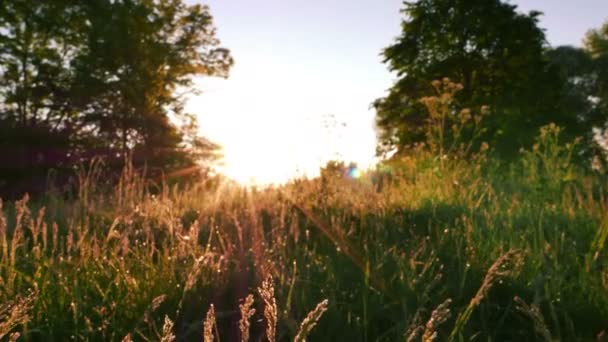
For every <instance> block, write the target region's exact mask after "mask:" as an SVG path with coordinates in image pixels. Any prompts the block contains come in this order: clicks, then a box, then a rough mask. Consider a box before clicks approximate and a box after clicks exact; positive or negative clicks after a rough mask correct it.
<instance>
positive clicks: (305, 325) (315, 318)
mask: <svg viewBox="0 0 608 342" xmlns="http://www.w3.org/2000/svg"><path fill="white" fill-rule="evenodd" d="M327 305H328V301H327V299H326V300H324V301H322V302H321V303H319V304H317V307H316V308H315V309H314V310H312V311H311V312H309V313H308V315H306V318H305V319H304V320H303V321H302V324H301V325H300V330H299V331H298V334H297V335H296V338H295V339H294V342H304V341H306V336H308V334H310V332H311V331H312V329H313V328H314V327H315V325H317V323H318V322H319V319H321V316H323V313H325V311H327Z"/></svg>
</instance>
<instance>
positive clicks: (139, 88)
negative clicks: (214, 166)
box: [77, 0, 232, 167]
mask: <svg viewBox="0 0 608 342" xmlns="http://www.w3.org/2000/svg"><path fill="white" fill-rule="evenodd" d="M86 12H87V17H88V18H90V22H91V29H90V31H89V36H88V50H87V53H86V54H84V55H83V56H81V57H80V58H79V60H78V63H77V70H78V76H79V84H81V85H83V87H82V88H81V97H80V98H81V99H83V100H84V101H83V106H82V111H83V112H84V113H85V115H86V120H87V121H88V122H91V123H94V124H95V127H96V130H95V134H97V135H100V136H103V137H105V138H106V140H107V141H109V142H110V147H112V148H114V149H115V150H117V151H118V152H119V153H120V154H122V155H126V154H127V153H128V152H135V153H136V155H135V158H136V159H138V160H141V161H146V162H148V163H151V164H156V165H157V166H161V165H165V166H174V167H177V166H180V165H179V164H182V163H184V162H186V161H187V160H188V159H189V158H185V159H184V157H187V155H185V154H184V153H183V152H185V150H184V148H185V147H186V146H183V144H182V142H183V141H182V133H183V132H180V131H179V130H178V128H177V127H176V125H175V121H172V120H171V118H173V119H176V120H178V121H179V120H187V121H189V122H192V120H191V118H187V113H184V110H183V96H181V95H180V94H178V93H177V92H178V91H180V92H185V91H186V90H187V88H188V87H190V86H191V85H192V77H193V76H196V75H211V76H224V77H225V76H227V74H228V70H229V68H230V66H231V65H232V58H231V57H230V54H229V52H228V50H226V49H224V48H222V47H220V46H219V41H218V40H217V39H216V38H215V29H214V27H213V23H212V17H211V15H210V13H209V8H208V7H206V6H201V5H194V6H187V5H185V4H184V3H183V1H181V0H162V1H161V0H157V1H143V0H123V1H107V0H97V1H91V2H90V3H89V4H88V5H87V6H86ZM90 85H94V86H93V87H91V86H90ZM210 146H211V145H207V147H210ZM190 147H194V144H191V145H190ZM200 147H202V146H200ZM176 152H178V153H176ZM172 164H173V165H172Z"/></svg>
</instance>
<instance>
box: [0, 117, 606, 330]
mask: <svg viewBox="0 0 608 342" xmlns="http://www.w3.org/2000/svg"><path fill="white" fill-rule="evenodd" d="M559 135H560V129H559V128H558V127H556V126H554V125H551V126H547V127H544V128H543V131H542V133H541V134H540V135H539V137H538V138H537V144H536V145H535V146H534V148H532V149H531V150H529V151H522V152H521V156H520V158H519V159H518V160H517V161H515V162H513V163H511V164H510V165H508V166H505V165H502V164H500V163H497V162H495V161H494V160H493V159H492V158H490V157H488V155H487V153H486V152H484V151H483V150H482V151H481V152H480V153H476V154H473V155H470V156H469V157H467V158H464V157H458V156H457V155H453V156H447V155H438V154H436V153H433V152H431V151H430V150H429V149H425V148H423V147H417V148H413V149H412V150H411V152H410V153H409V154H408V155H405V156H403V157H399V158H393V159H392V160H391V161H389V162H385V163H383V164H382V166H381V167H380V166H379V167H378V169H377V170H375V171H369V172H367V173H364V174H363V175H362V176H361V177H359V178H352V177H348V176H347V175H345V173H344V170H343V168H341V167H339V165H338V166H336V165H334V167H326V168H325V169H323V170H322V172H321V176H320V177H318V178H314V179H300V180H295V181H292V182H291V183H289V184H286V185H283V186H280V187H270V188H264V189H256V188H255V187H242V186H238V185H235V184H228V183H224V182H217V181H213V180H209V181H207V182H203V183H197V184H193V185H187V186H183V185H182V186H178V185H174V186H169V185H167V184H166V183H162V182H161V183H159V184H156V185H155V184H152V183H150V182H149V181H146V180H145V179H144V178H143V177H142V176H141V174H140V173H138V172H137V171H136V170H134V169H132V168H128V167H127V168H125V170H124V171H123V173H122V176H121V178H120V181H119V182H118V183H117V184H114V185H111V184H107V182H106V181H105V178H104V169H103V164H102V163H93V164H91V165H89V166H88V167H86V168H82V169H81V170H80V171H78V172H77V175H78V181H79V186H78V193H77V194H74V195H73V196H67V197H66V195H65V194H60V193H59V192H57V191H56V190H53V189H50V190H49V191H48V192H47V194H46V195H45V196H44V197H42V198H37V199H35V200H34V199H29V198H28V197H27V196H26V197H25V198H23V199H22V200H20V201H15V202H5V203H3V206H2V216H1V219H0V248H1V250H0V303H2V306H1V307H0V337H2V338H4V339H9V340H19V341H43V340H44V341H50V340H55V341H65V340H99V341H101V340H104V341H119V340H122V341H129V340H134V341H154V340H161V341H173V340H176V341H194V340H203V339H205V340H210V339H211V338H213V337H212V336H214V337H215V339H216V340H224V341H228V340H230V341H232V340H248V339H249V338H250V340H252V341H259V340H271V341H273V340H277V341H287V340H293V339H294V338H295V340H299V341H303V340H304V336H303V335H302V334H306V333H308V331H309V330H310V328H311V327H312V325H314V323H315V322H317V321H318V323H317V325H316V326H314V329H312V331H310V335H309V337H308V338H309V339H310V340H312V341H340V340H342V341H344V340H350V341H396V340H406V341H419V340H422V341H432V340H457V341H468V340H487V341H506V340H539V341H554V340H569V341H577V340H580V341H585V340H594V339H596V338H597V340H602V339H603V338H604V336H605V335H606V332H605V330H604V329H606V327H607V326H608V269H607V268H606V251H605V243H606V238H607V237H608V219H607V217H606V209H607V205H608V202H607V201H608V199H607V198H606V181H605V176H603V175H601V174H600V173H597V172H596V173H594V172H591V171H585V170H583V169H582V168H580V167H579V166H577V164H576V163H574V162H573V161H572V158H573V154H574V153H575V152H574V151H575V150H576V145H575V144H574V143H563V142H560V141H559ZM319 303H320V304H319ZM318 304H319V306H318V307H317V305H318ZM212 305H213V310H210V308H211V306H212ZM315 308H317V310H316V311H315V312H311V311H313V309H315ZM210 311H213V312H211V313H209V312H210ZM309 312H311V314H310V315H309V317H308V318H307V314H308V313H309ZM243 317H244V319H243ZM303 321H306V322H305V324H303V325H304V330H305V331H304V332H301V334H300V336H296V335H298V333H299V332H300V331H301V330H302V329H301V326H300V325H301V323H302V322H303ZM268 329H270V331H269V330H268ZM247 334H249V336H247ZM203 335H206V338H204V337H203ZM296 337H297V338H296Z"/></svg>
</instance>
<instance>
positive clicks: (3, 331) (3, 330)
mask: <svg viewBox="0 0 608 342" xmlns="http://www.w3.org/2000/svg"><path fill="white" fill-rule="evenodd" d="M37 298H38V293H37V292H31V293H30V294H29V295H27V296H25V297H17V298H16V299H14V300H12V301H9V302H8V303H5V304H2V305H0V339H2V338H4V336H6V335H8V334H9V333H10V332H11V330H13V329H15V328H16V327H17V326H19V325H23V324H25V323H27V322H28V321H29V320H30V311H31V310H32V307H33V306H34V302H35V301H36V299H37ZM14 336H17V337H19V335H18V334H17V335H15V333H13V334H11V335H10V338H9V339H11V338H13V337H14Z"/></svg>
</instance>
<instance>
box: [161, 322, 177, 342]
mask: <svg viewBox="0 0 608 342" xmlns="http://www.w3.org/2000/svg"><path fill="white" fill-rule="evenodd" d="M173 341H175V335H173V321H172V320H171V319H169V316H167V315H165V324H164V325H163V336H162V337H161V338H160V342H173Z"/></svg>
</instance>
